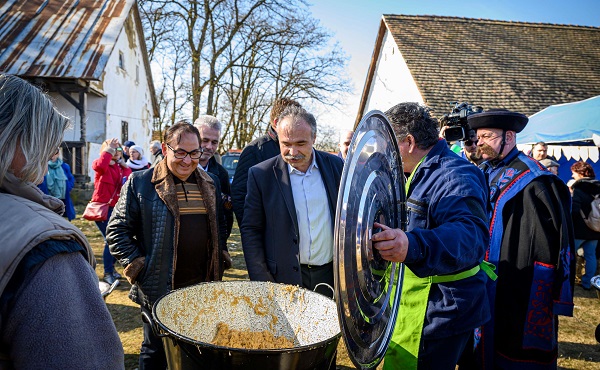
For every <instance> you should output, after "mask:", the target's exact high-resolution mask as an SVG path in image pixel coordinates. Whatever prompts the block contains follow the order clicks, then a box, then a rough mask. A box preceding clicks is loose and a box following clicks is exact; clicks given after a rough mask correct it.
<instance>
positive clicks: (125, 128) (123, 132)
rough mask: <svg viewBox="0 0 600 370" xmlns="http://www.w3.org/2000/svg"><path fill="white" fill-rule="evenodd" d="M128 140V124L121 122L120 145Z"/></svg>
mask: <svg viewBox="0 0 600 370" xmlns="http://www.w3.org/2000/svg"><path fill="white" fill-rule="evenodd" d="M127 140H129V123H127V122H126V121H121V144H123V143H124V142H126V141H127Z"/></svg>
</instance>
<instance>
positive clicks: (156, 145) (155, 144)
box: [150, 140, 162, 149]
mask: <svg viewBox="0 0 600 370" xmlns="http://www.w3.org/2000/svg"><path fill="white" fill-rule="evenodd" d="M150 148H153V149H162V146H161V145H160V141H158V140H153V141H151V142H150Z"/></svg>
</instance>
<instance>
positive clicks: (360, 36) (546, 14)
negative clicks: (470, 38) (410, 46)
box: [309, 0, 600, 130]
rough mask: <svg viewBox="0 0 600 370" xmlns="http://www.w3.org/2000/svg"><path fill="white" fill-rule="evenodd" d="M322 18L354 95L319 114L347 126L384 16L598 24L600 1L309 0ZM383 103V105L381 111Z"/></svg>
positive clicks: (343, 126)
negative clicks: (338, 50)
mask: <svg viewBox="0 0 600 370" xmlns="http://www.w3.org/2000/svg"><path fill="white" fill-rule="evenodd" d="M309 3H310V4H311V7H310V9H311V11H312V13H313V16H314V17H315V18H317V19H319V20H320V21H321V25H322V26H323V27H325V28H326V29H328V30H329V31H330V32H331V33H332V34H333V37H334V39H335V40H336V41H338V42H339V43H340V45H341V47H342V48H343V49H344V51H345V52H346V53H347V54H348V56H349V57H350V58H351V59H350V62H349V65H348V74H349V76H350V77H351V78H352V81H353V83H354V93H353V94H352V95H351V96H349V97H348V99H347V100H346V105H345V107H344V108H342V111H343V112H340V111H339V110H335V109H333V110H331V111H329V113H327V114H322V115H319V121H320V122H327V123H328V124H331V125H333V126H335V127H339V128H340V130H342V129H351V128H352V125H353V124H354V119H355V117H356V112H357V110H358V103H359V100H360V94H361V93H362V89H363V84H364V81H365V77H366V75H367V69H368V67H369V62H370V59H371V55H372V53H373V46H374V44H375V38H376V36H377V30H378V28H379V23H380V21H381V16H382V15H383V14H410V15H445V16H455V17H466V18H483V19H496V20H505V21H519V22H540V23H556V24H572V25H581V26H594V27H600V0H485V1H483V0H482V1H477V0H462V1H460V0H459V1H453V0H396V1H391V0H309ZM385 108H386V107H382V108H381V109H385Z"/></svg>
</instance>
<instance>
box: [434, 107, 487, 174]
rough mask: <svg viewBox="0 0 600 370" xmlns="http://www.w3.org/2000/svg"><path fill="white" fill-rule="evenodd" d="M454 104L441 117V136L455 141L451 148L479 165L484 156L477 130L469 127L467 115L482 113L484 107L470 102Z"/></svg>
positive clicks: (449, 141) (449, 140) (448, 140)
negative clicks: (448, 111)
mask: <svg viewBox="0 0 600 370" xmlns="http://www.w3.org/2000/svg"><path fill="white" fill-rule="evenodd" d="M453 104H454V108H453V109H452V111H451V112H450V113H449V114H445V115H444V116H443V117H442V119H441V125H442V127H441V129H440V136H441V137H443V138H444V139H446V141H447V142H448V143H451V142H453V144H452V145H451V147H450V150H452V151H453V152H454V153H456V154H458V155H459V156H461V157H462V158H465V159H467V160H468V161H470V162H471V163H473V164H474V165H476V166H479V164H481V162H483V158H482V156H481V151H480V149H479V148H478V147H477V135H476V133H475V130H472V129H471V128H470V127H469V124H468V122H467V117H468V116H469V115H471V114H474V113H480V112H482V111H483V109H482V108H481V107H479V106H474V105H471V104H469V103H458V102H453ZM459 142H460V143H461V144H459Z"/></svg>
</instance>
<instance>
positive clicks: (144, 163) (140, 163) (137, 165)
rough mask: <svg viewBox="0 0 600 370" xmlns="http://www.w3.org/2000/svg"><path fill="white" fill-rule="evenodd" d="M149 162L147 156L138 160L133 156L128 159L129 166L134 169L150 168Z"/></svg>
mask: <svg viewBox="0 0 600 370" xmlns="http://www.w3.org/2000/svg"><path fill="white" fill-rule="evenodd" d="M148 163H149V162H148V160H147V159H146V158H145V157H142V158H141V159H138V160H136V161H134V160H132V159H131V158H129V159H128V160H127V166H128V167H129V168H131V169H132V170H141V169H144V170H145V169H146V168H148Z"/></svg>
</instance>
